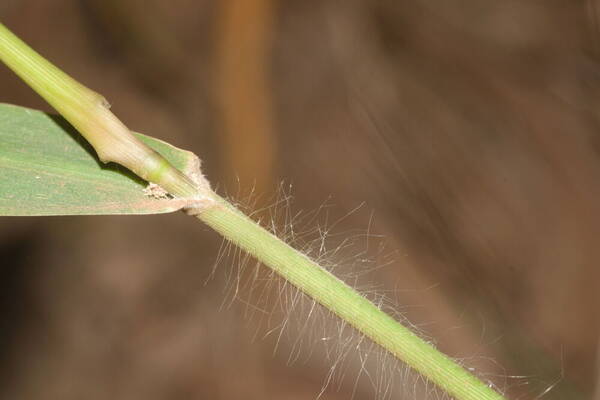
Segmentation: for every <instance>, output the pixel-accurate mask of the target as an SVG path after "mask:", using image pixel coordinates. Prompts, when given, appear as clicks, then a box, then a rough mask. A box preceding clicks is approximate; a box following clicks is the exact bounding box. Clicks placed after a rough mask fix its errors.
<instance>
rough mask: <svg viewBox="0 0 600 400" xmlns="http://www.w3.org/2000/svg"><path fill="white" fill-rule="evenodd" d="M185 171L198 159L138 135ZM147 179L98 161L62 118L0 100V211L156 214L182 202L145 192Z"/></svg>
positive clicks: (19, 213) (7, 213)
mask: <svg viewBox="0 0 600 400" xmlns="http://www.w3.org/2000/svg"><path fill="white" fill-rule="evenodd" d="M136 136H137V137H138V138H139V139H140V140H142V141H143V142H144V143H146V144H147V145H149V146H150V147H152V148H153V149H154V150H156V151H158V152H159V153H161V154H162V155H163V156H164V157H165V158H167V159H168V160H169V161H170V162H172V163H173V165H175V167H177V168H178V169H180V170H182V171H183V172H185V173H188V174H190V173H192V171H193V170H194V169H195V168H197V167H198V165H199V164H198V163H199V161H198V159H197V157H196V156H195V155H194V154H193V153H191V152H189V151H185V150H181V149H178V148H176V147H174V146H171V145H170V144H168V143H165V142H163V141H161V140H157V139H153V138H150V137H148V136H145V135H141V134H136ZM146 186H147V182H145V181H143V180H141V179H140V178H138V177H137V176H135V175H134V174H133V173H131V172H129V171H127V170H125V169H124V168H122V167H120V166H118V165H116V164H108V165H105V164H102V163H101V162H100V161H99V160H98V157H97V156H96V154H95V152H94V150H93V149H92V147H91V146H90V145H89V144H88V143H87V142H86V141H85V139H83V138H82V137H81V136H80V135H79V134H78V133H77V132H76V131H75V130H74V129H73V127H71V126H70V125H69V124H68V123H67V122H66V121H65V120H64V119H62V118H61V117H58V116H54V115H49V114H46V113H43V112H41V111H35V110H31V109H27V108H23V107H17V106H13V105H9V104H0V215H1V216H35V215H108V214H158V213H167V212H173V211H176V210H179V209H181V208H182V207H183V206H185V201H184V200H182V199H171V198H165V199H157V198H155V197H151V196H148V195H147V194H146V193H145V192H144V189H145V188H146Z"/></svg>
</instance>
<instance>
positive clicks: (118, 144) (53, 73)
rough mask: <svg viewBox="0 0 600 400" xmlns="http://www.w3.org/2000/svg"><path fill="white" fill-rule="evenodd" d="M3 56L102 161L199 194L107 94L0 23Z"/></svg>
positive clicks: (179, 190)
mask: <svg viewBox="0 0 600 400" xmlns="http://www.w3.org/2000/svg"><path fill="white" fill-rule="evenodd" d="M0 60H1V61H2V62H4V63H5V64H6V65H7V66H8V67H9V68H10V69H12V70H13V71H14V72H15V73H16V74H17V75H19V77H20V78H21V79H23V80H24V81H25V82H26V83H27V84H28V85H29V86H30V87H31V88H32V89H33V90H35V91H36V92H37V93H38V94H39V95H40V96H42V97H43V98H44V99H45V100H46V101H47V102H48V103H49V104H50V105H51V106H52V107H54V108H55V109H56V111H58V112H59V113H60V114H61V115H62V116H63V117H64V118H65V119H66V120H67V121H69V122H70V123H71V125H73V126H74V127H75V128H77V130H78V131H79V132H80V133H81V134H82V135H83V136H84V137H85V138H86V139H87V141H88V142H90V144H91V145H92V146H93V147H94V149H95V150H96V152H97V153H98V156H99V157H100V159H101V160H102V161H103V162H116V163H118V164H121V165H123V166H125V167H127V168H128V169H130V170H132V171H133V172H135V173H136V174H137V175H138V176H140V177H142V178H144V179H145V180H147V181H150V182H154V183H156V184H158V185H161V186H162V187H163V188H165V189H166V190H167V191H169V192H170V193H172V194H174V195H177V196H179V197H194V196H197V195H198V194H199V193H198V188H197V186H196V184H195V183H194V182H192V180H190V179H189V178H188V177H187V176H185V175H184V174H182V173H181V172H180V171H178V170H177V169H176V168H175V167H173V166H172V165H171V164H170V163H169V162H168V161H167V160H166V159H165V158H164V157H162V156H161V155H160V154H158V153H157V152H155V151H154V150H152V149H151V148H150V147H148V146H146V145H145V144H143V143H142V142H140V141H139V140H138V139H137V138H135V136H133V135H132V134H131V132H130V131H129V129H127V127H126V126H125V125H124V124H123V123H122V122H121V121H120V120H119V119H118V118H117V117H116V116H115V115H114V114H113V113H111V112H110V110H109V109H108V108H109V105H108V102H107V101H106V100H105V99H104V97H103V96H102V95H100V94H98V93H96V92H94V91H93V90H91V89H88V88H87V87H85V86H83V85H82V84H80V83H79V82H77V81H76V80H74V79H73V78H71V77H70V76H69V75H67V74H65V73H64V72H63V71H61V70H60V69H59V68H57V67H56V66H54V65H53V64H52V63H50V62H49V61H48V60H46V59H45V58H44V57H42V56H41V55H39V54H38V53H37V52H36V51H35V50H33V49H32V48H31V47H29V46H28V45H27V44H26V43H25V42H23V41H22V40H21V39H19V38H18V37H17V36H15V35H14V34H13V33H12V32H11V31H9V30H8V28H6V27H5V26H4V25H3V24H1V23H0Z"/></svg>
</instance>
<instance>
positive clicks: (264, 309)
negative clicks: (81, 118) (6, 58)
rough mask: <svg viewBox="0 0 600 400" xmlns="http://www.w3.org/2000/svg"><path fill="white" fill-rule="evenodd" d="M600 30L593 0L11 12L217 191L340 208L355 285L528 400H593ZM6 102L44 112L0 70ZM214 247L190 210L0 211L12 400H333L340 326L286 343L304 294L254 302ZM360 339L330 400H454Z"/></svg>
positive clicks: (64, 2)
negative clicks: (290, 306) (187, 156)
mask: <svg viewBox="0 0 600 400" xmlns="http://www.w3.org/2000/svg"><path fill="white" fill-rule="evenodd" d="M599 16H600V3H598V2H597V0H589V1H576V0H546V1H523V0H519V1H516V0H505V1H492V0H460V1H459V0H456V1H433V0H414V1H407V2H403V1H398V0H376V1H374V0H373V1H367V0H345V1H339V0H338V1H333V0H331V1H314V0H307V1H281V0H280V1H278V0H239V1H234V0H221V1H192V0H171V1H168V2H166V1H159V0H126V1H123V0H79V1H78V0H54V1H41V0H2V2H0V20H1V21H2V22H3V23H5V24H6V25H7V26H8V27H9V28H11V29H12V30H13V31H14V32H15V33H17V34H18V35H20V36H21V37H22V38H23V39H25V40H26V41H27V42H28V43H29V44H31V45H32V46H33V47H34V48H36V49H37V50H39V51H40V52H41V53H42V54H43V55H45V56H46V57H48V58H49V59H50V60H52V61H54V62H55V63H56V64H57V65H59V66H60V67H61V68H63V69H65V70H66V71H67V72H69V73H70V74H72V75H73V76H75V77H76V78H77V79H79V80H81V81H82V82H84V83H85V84H86V85H88V86H89V87H91V88H93V89H95V90H97V91H99V92H101V93H102V94H104V95H105V96H106V97H107V98H108V100H109V101H110V102H111V103H112V105H113V111H115V112H116V114H117V115H118V116H120V117H121V118H122V120H123V121H124V122H125V123H126V124H128V126H129V127H130V128H132V129H134V130H137V131H140V132H144V133H147V134H150V135H153V136H157V137H159V138H162V139H165V140H167V141H169V142H172V143H173V144H175V145H178V146H179V147H183V148H186V149H190V150H193V151H195V152H197V153H198V154H199V155H200V156H201V157H202V159H203V162H204V171H205V173H206V174H207V175H208V177H209V179H210V180H211V181H212V182H213V184H214V185H215V186H216V187H218V188H219V191H220V192H221V193H228V194H230V195H232V196H233V197H234V198H236V199H238V200H239V201H240V202H242V203H254V204H256V205H255V207H256V208H259V209H260V208H261V207H265V206H268V205H270V204H272V202H273V200H270V199H272V198H273V196H277V193H276V192H277V188H278V187H285V193H288V194H290V195H291V196H292V197H293V203H292V205H291V207H292V210H294V211H291V213H295V212H296V211H299V210H306V211H308V212H311V211H313V210H320V212H319V216H318V217H317V218H316V219H315V220H314V221H311V220H310V218H308V219H307V220H308V222H307V224H309V225H310V224H311V223H312V224H324V223H325V222H327V221H329V224H330V225H331V223H332V222H333V221H337V220H339V219H341V221H340V222H339V224H337V226H335V227H334V229H333V231H335V232H334V233H337V234H339V236H335V235H334V236H333V237H332V238H331V239H329V240H330V246H333V247H334V248H335V246H336V243H339V240H340V237H341V238H343V237H344V236H352V237H354V238H355V240H353V241H352V243H353V244H352V246H349V247H347V248H344V249H343V250H342V251H341V252H340V253H339V254H337V255H335V257H332V258H330V261H331V262H334V263H335V262H336V260H338V261H339V260H342V261H340V262H339V263H340V265H338V266H337V267H336V271H338V273H339V274H340V275H342V276H345V277H349V276H357V275H360V276H361V277H360V281H361V285H369V286H372V287H375V288H376V291H377V292H378V293H382V294H385V295H386V297H387V298H389V299H391V300H393V301H394V302H395V304H396V306H393V307H392V308H394V309H395V310H396V311H397V312H399V313H402V315H403V316H404V317H406V318H408V320H410V321H411V322H412V323H413V324H415V325H416V326H418V327H419V329H420V330H421V331H422V333H423V334H424V335H426V336H427V337H430V338H431V339H432V340H433V341H435V342H436V344H437V345H438V347H439V348H441V349H442V350H444V351H445V352H447V353H449V354H450V355H452V356H454V357H458V358H462V359H464V362H465V364H466V365H467V366H469V367H473V368H475V371H476V372H477V373H478V374H480V376H482V377H483V378H484V379H486V380H489V381H490V382H491V383H492V384H494V385H495V386H497V387H499V388H501V389H502V390H503V391H505V392H506V393H507V394H508V395H509V396H510V397H511V398H513V399H517V398H518V399H536V398H538V396H540V395H543V397H542V398H545V399H597V400H599V399H600V392H599V390H600V389H598V388H597V386H598V385H599V384H600V373H599V372H598V369H597V362H598V354H599V352H598V348H597V346H598V337H599V321H600V318H599V317H600V313H599V311H598V306H599V303H600V301H599V300H600V272H599V271H600V270H599V268H598V261H599V260H600V246H599V243H598V238H599V237H600V202H599V200H600V124H599V115H598V110H600V104H599V100H600V64H599V63H598V61H599V56H600V41H599V39H600V21H599ZM0 88H1V98H0V101H2V102H8V103H14V104H19V105H24V106H29V107H34V108H41V109H44V110H49V108H48V106H47V105H46V104H44V103H43V101H41V100H40V99H39V98H38V97H37V96H36V95H35V94H34V93H33V92H32V91H31V90H29V89H28V88H27V87H26V86H25V85H24V84H23V83H21V82H20V81H19V80H18V79H17V78H16V77H15V76H14V75H13V74H12V73H11V72H9V71H8V70H7V69H6V68H4V67H0ZM282 181H283V182H285V184H283V185H280V183H281V182H282ZM289 184H291V185H292V188H291V189H289ZM251 193H254V194H251ZM280 196H281V194H280ZM363 203H364V204H363ZM323 204H327V206H326V207H325V209H324V208H323V207H322V205H323ZM361 204H363V205H362V207H359V208H358V210H356V211H353V210H355V209H356V208H357V207H358V206H360V205H361ZM285 205H286V202H283V206H281V207H284V206H285ZM281 207H275V208H274V209H275V210H276V211H277V213H279V214H278V215H280V216H281V215H282V217H281V218H279V217H275V219H276V220H277V221H278V222H280V223H281V222H282V221H283V223H285V216H286V215H287V214H286V212H285V209H282V208H281ZM272 209H273V208H272ZM267 214H268V210H267V211H260V212H259V213H258V214H257V215H259V216H263V218H266V215H267ZM309 214H310V213H309ZM323 218H325V220H326V221H323ZM318 226H321V225H318ZM356 232H358V234H357V233H356ZM361 232H362V233H361ZM367 234H372V235H377V237H374V238H372V239H367V238H366V236H367ZM308 236H309V237H308V238H307V239H306V240H307V241H310V240H311V239H315V238H316V239H318V232H317V233H314V232H313V233H312V234H311V233H308ZM379 236H382V237H383V238H379ZM371 241H375V242H376V243H375V244H373V245H371V244H369V243H370V242H371ZM381 243H385V249H384V250H382V251H379V250H377V251H372V250H373V248H377V246H379V245H380V244H381ZM220 245H221V241H220V239H219V238H218V237H217V235H216V234H214V233H213V232H210V231H209V230H208V229H207V228H205V227H203V226H201V225H200V224H197V223H195V222H194V220H191V219H189V218H186V217H185V216H184V215H183V214H176V215H159V216H148V217H54V218H21V219H17V218H4V219H2V221H1V223H0V260H1V261H0V266H1V268H0V274H1V277H0V282H1V283H0V285H1V290H0V298H1V301H0V313H1V314H0V315H1V316H2V318H1V319H0V321H1V322H0V352H1V355H2V357H1V358H0V361H1V363H0V365H1V368H2V370H1V374H0V398H7V399H8V398H10V399H81V398H85V399H107V398H111V399H149V400H150V399H202V398H206V399H240V398H244V399H265V398H267V399H269V398H278V399H314V398H316V397H317V396H318V395H319V393H320V392H321V390H322V388H323V387H324V386H325V383H326V382H327V377H328V373H329V371H330V368H331V367H332V365H333V364H335V361H336V360H337V361H339V360H340V355H339V354H338V355H335V354H336V353H335V351H337V350H335V349H336V347H338V346H340V344H339V341H341V340H342V339H339V340H338V339H336V338H335V337H333V339H331V338H329V339H331V340H333V343H327V344H325V345H324V346H323V343H321V342H323V340H320V339H321V336H323V335H322V332H336V331H337V328H336V327H337V322H335V321H334V320H333V319H331V318H327V317H326V316H321V317H319V318H309V319H306V314H307V313H306V310H304V311H303V310H301V309H300V308H298V309H297V310H295V311H292V314H294V315H292V316H291V317H290V321H291V322H290V323H289V324H290V325H291V326H296V327H298V326H300V327H304V328H306V330H307V331H306V332H304V331H302V332H301V333H300V334H299V333H298V331H299V330H300V329H296V328H291V329H290V328H289V327H288V328H287V333H285V334H283V335H281V337H279V336H280V335H279V333H278V332H279V329H278V327H279V326H280V325H281V324H282V323H284V322H285V321H287V320H286V318H287V317H286V315H285V314H286V312H280V311H278V310H279V309H281V308H285V307H287V306H286V305H285V303H286V302H287V300H286V296H289V293H292V292H285V291H284V292H283V294H282V295H281V296H280V295H279V294H278V285H279V283H278V282H275V283H273V282H272V281H271V283H268V284H267V285H266V289H265V290H266V291H270V292H271V293H270V296H268V297H267V296H266V295H264V292H261V291H259V292H258V293H257V291H256V290H254V291H253V290H252V289H251V288H247V287H244V285H242V288H241V289H240V290H239V291H238V292H237V293H236V292H235V278H234V277H235V275H236V271H237V268H238V266H237V264H239V259H238V258H237V257H236V256H235V255H234V256H231V257H225V259H224V260H223V261H221V262H220V263H219V265H218V266H217V268H216V270H215V272H214V274H211V271H212V269H213V265H214V263H215V260H216V258H217V254H218V251H219V248H220ZM367 245H368V246H371V247H370V248H369V250H368V251H367V253H368V256H369V257H370V258H371V259H372V260H373V264H372V265H370V266H369V267H368V269H369V270H370V272H369V273H368V274H366V275H365V276H362V272H363V271H362V270H361V268H365V269H366V268H367V267H366V266H365V265H363V264H364V263H363V262H362V261H363V260H362V258H363V257H364V255H363V254H362V252H364V251H365V249H366V247H367ZM330 248H331V247H330ZM352 256H354V257H352ZM348 260H349V261H348ZM390 260H391V261H390ZM377 265H383V266H382V267H381V268H375V266H377ZM252 269H253V266H252V265H250V266H249V268H248V271H252ZM232 276H233V277H232ZM278 296H280V297H279V298H278ZM288 303H289V302H288ZM306 304H310V303H309V302H307V303H306ZM257 310H258V311H257ZM248 314H251V315H250V316H249V317H248ZM260 315H262V316H260ZM265 315H266V316H267V317H266V320H267V322H266V323H263V322H261V321H263V320H265ZM293 321H296V322H293ZM293 324H300V325H293ZM328 324H330V325H331V327H328V326H327V325H328ZM299 335H300V336H302V339H301V342H299V341H298V336H299ZM323 337H324V338H328V337H327V336H323ZM329 339H328V341H330V342H331V340H329ZM336 340H338V342H336ZM342 347H343V346H342ZM365 348H366V349H367V350H366V353H364V354H370V353H369V350H368V346H366V347H365ZM351 350H352V349H348V348H346V352H347V353H348V354H349V356H348V357H347V358H345V359H344V362H343V363H339V364H344V365H343V366H342V365H337V364H336V365H337V366H336V368H337V370H336V371H335V373H334V375H335V378H336V379H335V381H334V382H333V383H331V384H329V385H328V386H327V387H326V388H325V390H324V392H323V394H322V397H321V398H323V399H349V398H351V397H352V396H354V398H355V399H373V398H395V399H396V398H406V399H413V398H423V399H425V398H427V399H430V398H439V397H440V395H439V393H436V392H431V391H428V390H427V389H428V387H427V386H426V385H424V384H423V382H422V381H420V380H418V379H416V378H414V377H412V376H409V374H407V371H406V369H405V368H403V367H401V366H399V367H398V366H397V365H395V364H394V363H393V362H392V361H390V360H387V361H384V362H383V363H380V362H378V361H377V360H375V361H373V358H372V357H371V361H369V363H368V365H367V366H366V368H367V370H368V372H365V371H363V372H362V373H360V369H361V368H360V366H361V360H360V357H357V356H355V355H354V356H353V355H352V351H351ZM332 354H333V356H332ZM340 354H346V353H340ZM373 354H377V352H375V353H373ZM298 355H299V357H298V360H296V361H295V362H289V359H290V358H296V356H298ZM383 364H385V365H384V366H382V365H383ZM383 370H385V374H383V372H382V371H383ZM385 388H389V390H385ZM429 389H430V388H429ZM546 390H547V392H546Z"/></svg>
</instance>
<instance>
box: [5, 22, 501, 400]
mask: <svg viewBox="0 0 600 400" xmlns="http://www.w3.org/2000/svg"><path fill="white" fill-rule="evenodd" d="M0 60H2V61H3V62H4V63H6V64H7V65H8V66H9V67H10V68H11V69H12V70H13V71H15V72H16V73H17V74H18V75H19V76H20V77H21V78H22V79H23V80H25V82H27V83H28V84H29V85H30V86H31V87H32V88H33V89H34V90H35V91H36V92H38V93H39V94H40V95H41V96H42V97H43V98H44V99H46V100H47V101H48V102H49V103H50V104H51V105H52V106H53V107H54V108H55V109H56V110H58V112H60V113H61V114H62V115H63V116H64V117H65V118H66V119H67V120H68V121H69V122H71V124H73V125H74V126H75V127H76V128H77V129H78V130H79V131H80V133H81V134H82V135H83V136H84V137H85V138H86V139H87V140H88V141H89V142H90V143H91V145H92V146H93V147H94V149H95V150H96V151H97V152H98V154H99V156H100V158H101V159H102V160H104V161H114V162H117V163H119V164H121V165H124V166H125V167H127V168H129V169H131V170H132V171H133V172H135V173H136V174H138V175H139V176H140V177H142V178H144V179H146V180H149V181H151V182H155V183H158V184H159V185H161V186H163V187H164V188H165V189H166V190H168V191H169V192H170V193H172V194H174V195H177V196H181V197H201V198H205V199H209V200H212V201H211V202H209V203H208V204H210V206H207V207H199V208H197V209H196V210H190V211H193V212H192V213H193V214H195V215H196V216H197V217H198V218H199V219H200V220H202V221H204V222H205V223H206V224H207V225H209V226H211V227H212V228H214V229H215V230H216V231H217V232H219V233H221V234H222V235H223V236H224V237H225V238H227V239H228V240H230V241H231V242H233V243H235V244H236V245H238V246H239V247H241V248H242V249H244V250H245V251H247V252H249V253H250V254H252V255H253V256H254V257H256V258H257V259H258V260H260V261H261V262H263V263H264V264H265V265H267V266H268V267H270V268H272V269H273V270H274V271H276V272H277V273H278V274H279V275H281V276H282V277H283V278H284V279H286V280H288V281H289V282H290V283H292V284H293V285H295V286H296V287H297V288H298V289H299V290H301V291H302V292H304V293H305V294H306V295H308V296H310V297H312V298H313V299H315V300H316V301H317V302H318V303H320V304H322V305H323V306H324V307H326V308H327V309H329V310H331V311H332V312H333V313H334V314H336V315H338V316H339V317H340V318H342V319H344V320H345V321H347V322H348V323H350V324H351V325H352V326H354V327H355V328H356V329H358V330H359V331H360V332H362V333H363V334H364V335H366V336H367V337H369V338H370V339H372V340H373V341H374V342H376V343H378V344H379V345H381V346H382V347H383V348H385V349H386V350H388V351H389V352H390V353H392V354H394V355H395V356H396V357H397V358H398V359H400V360H402V361H404V362H406V363H407V364H408V365H410V366H411V367H412V368H414V369H415V370H417V371H418V372H419V373H421V374H422V375H423V376H424V377H426V378H427V379H429V380H431V381H432V382H434V383H436V384H437V385H438V386H440V387H441V388H442V389H444V390H445V391H446V392H447V393H449V394H450V395H452V396H454V398H456V399H458V400H501V399H504V397H503V396H502V395H500V394H498V393H497V392H495V391H494V390H493V389H491V388H490V387H488V386H487V385H486V384H484V383H483V382H481V381H480V380H478V379H477V378H476V377H475V376H474V375H472V374H470V373H469V372H468V371H467V370H465V369H464V368H463V367H461V366H460V365H459V364H457V363H456V362H455V361H453V360H452V359H450V358H449V357H447V356H446V355H444V354H443V353H441V352H439V351H438V350H436V349H435V348H434V347H433V346H432V345H431V344H429V343H427V342H426V341H424V340H423V339H421V338H420V337H418V336H417V335H416V334H414V333H413V332H411V331H410V330H409V329H408V328H406V327H404V326H403V325H401V324H400V323H399V322H397V321H396V320H394V319H393V318H392V317H390V316H389V315H387V314H385V313H384V312H383V311H381V310H380V309H379V308H377V307H376V306H375V305H374V304H373V303H371V302H370V301H369V300H367V299H366V298H365V297H363V296H362V295H361V294H360V293H358V292H357V291H356V290H354V289H352V288H351V287H350V286H348V285H346V284H345V283H344V282H342V281H341V280H339V279H338V278H336V277H335V276H334V275H332V274H331V273H329V272H328V271H326V270H325V269H323V268H321V267H320V266H319V265H318V264H316V263H315V262H314V261H312V260H311V259H309V258H308V257H307V256H306V255H304V254H302V253H300V252H299V251H297V250H295V249H293V248H292V247H290V246H289V245H288V244H286V243H285V242H283V241H282V240H280V239H279V238H277V237H276V236H274V235H272V234H271V233H269V232H268V231H266V230H265V229H263V228H262V227H260V225H258V224H257V223H256V222H254V221H252V220H251V219H249V218H248V217H247V216H245V215H244V214H242V213H241V212H240V211H238V210H237V209H235V208H234V207H233V206H232V205H231V204H229V203H227V202H226V201H225V200H223V199H222V198H220V197H219V196H217V195H216V194H214V193H213V192H212V191H210V190H209V189H201V188H200V186H198V185H197V184H195V183H192V181H191V179H189V178H188V177H186V176H185V175H184V174H183V173H181V172H180V171H178V170H177V169H175V168H174V167H173V166H172V165H171V164H169V163H168V162H167V161H166V160H165V159H164V158H163V157H162V156H160V155H159V154H158V153H156V152H154V151H153V150H150V149H149V148H147V146H145V145H144V144H142V143H141V142H139V141H138V140H137V139H136V138H135V137H133V135H131V133H130V132H129V130H128V129H127V128H126V127H125V126H124V125H123V124H122V123H121V122H120V121H119V120H118V119H117V118H116V117H115V116H114V115H113V114H112V113H110V111H108V108H107V106H106V102H105V101H104V99H103V97H102V96H100V95H99V94H97V93H95V92H93V91H91V90H90V89H88V88H86V87H84V86H83V85H81V84H79V83H78V82H77V81H75V80H73V79H72V78H71V77H69V76H68V75H66V74H65V73H64V72H62V71H61V70H59V69H58V68H56V67H55V66H53V65H52V64H50V63H49V62H48V61H47V60H45V59H44V58H43V57H42V56H40V55H39V54H38V53H36V52H35V51H34V50H32V49H31V48H29V47H28V46H27V45H26V44H25V43H24V42H22V41H21V40H20V39H19V38H18V37H16V36H15V35H13V34H12V33H11V32H10V31H9V30H8V29H6V27H4V25H2V24H0Z"/></svg>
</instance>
